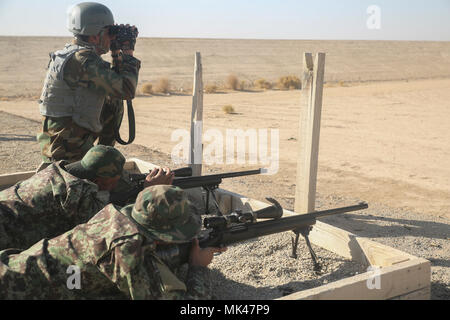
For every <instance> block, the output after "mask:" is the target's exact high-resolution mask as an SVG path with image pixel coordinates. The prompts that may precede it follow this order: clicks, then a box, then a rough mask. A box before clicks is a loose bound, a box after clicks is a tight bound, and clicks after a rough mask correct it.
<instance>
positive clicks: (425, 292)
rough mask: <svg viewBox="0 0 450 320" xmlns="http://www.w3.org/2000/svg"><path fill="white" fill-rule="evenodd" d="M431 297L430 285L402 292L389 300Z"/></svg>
mask: <svg viewBox="0 0 450 320" xmlns="http://www.w3.org/2000/svg"><path fill="white" fill-rule="evenodd" d="M430 298H431V286H428V287H425V288H423V289H419V290H416V291H413V292H410V293H407V294H402V295H400V296H398V297H395V298H392V299H390V300H430Z"/></svg>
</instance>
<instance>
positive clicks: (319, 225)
mask: <svg viewBox="0 0 450 320" xmlns="http://www.w3.org/2000/svg"><path fill="white" fill-rule="evenodd" d="M219 194H221V195H223V194H227V195H229V196H231V197H232V201H231V210H236V209H242V210H248V211H249V210H259V209H263V208H266V207H268V206H270V204H269V203H265V202H262V201H258V200H255V199H251V198H247V197H245V196H242V195H239V194H237V193H233V192H230V191H226V190H223V189H219ZM222 197H223V196H222ZM293 215H296V213H294V212H292V211H289V210H283V216H293ZM309 238H310V240H311V242H312V243H313V244H315V245H318V246H320V247H322V248H324V249H327V250H329V251H332V252H334V253H336V254H338V255H340V256H342V257H345V258H347V259H351V260H354V261H356V262H358V263H361V264H363V265H367V266H369V265H372V266H379V267H384V266H390V265H393V264H398V263H401V262H405V261H408V260H412V259H416V257H415V256H413V255H410V254H408V253H405V252H403V251H400V250H397V249H394V248H391V247H389V246H385V245H383V244H380V243H378V242H375V241H371V240H369V239H366V238H361V237H358V236H356V235H354V234H352V233H350V232H347V231H345V230H342V229H339V228H336V227H333V226H331V225H328V224H326V223H323V222H320V221H317V222H316V224H315V225H314V227H313V230H312V231H311V232H310V235H309Z"/></svg>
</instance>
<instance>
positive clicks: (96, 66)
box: [37, 40, 141, 163]
mask: <svg viewBox="0 0 450 320" xmlns="http://www.w3.org/2000/svg"><path fill="white" fill-rule="evenodd" d="M74 43H75V44H76V43H77V42H76V40H74ZM140 67H141V62H140V61H139V60H138V59H136V58H135V57H133V56H130V55H120V56H119V57H118V58H116V59H113V61H112V65H111V64H110V63H108V62H106V61H105V60H103V59H102V58H101V57H100V56H99V55H98V54H96V53H95V51H94V50H93V49H85V50H80V51H79V52H77V53H75V54H74V55H73V56H72V57H71V58H70V59H69V60H68V61H67V63H66V65H65V67H64V80H65V81H66V83H67V85H68V86H69V87H71V88H77V87H87V88H90V89H93V90H96V91H98V92H99V93H100V94H104V95H105V96H106V100H105V103H104V104H103V107H102V111H101V115H100V122H101V124H102V126H103V129H102V130H101V132H98V133H94V132H92V131H90V130H88V129H86V128H83V127H80V126H79V125H77V124H76V123H75V122H73V120H72V118H71V117H62V118H53V117H43V121H42V131H41V132H39V133H38V134H37V140H38V142H39V145H40V149H41V154H42V157H43V161H44V162H46V163H50V162H54V161H58V160H68V161H70V162H73V161H78V160H80V159H81V158H82V157H83V155H84V154H85V153H86V152H87V151H88V150H89V149H90V148H91V147H92V146H93V143H94V141H95V140H96V139H97V138H99V144H104V145H111V146H114V144H115V136H116V131H117V127H118V126H119V124H120V122H121V120H122V117H123V112H124V110H123V108H124V106H123V100H128V99H133V98H134V96H135V93H136V88H137V84H138V76H139V70H140Z"/></svg>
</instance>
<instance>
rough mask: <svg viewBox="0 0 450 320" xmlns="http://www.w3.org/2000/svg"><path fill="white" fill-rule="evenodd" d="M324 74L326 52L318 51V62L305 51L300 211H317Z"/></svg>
mask: <svg viewBox="0 0 450 320" xmlns="http://www.w3.org/2000/svg"><path fill="white" fill-rule="evenodd" d="M324 74H325V53H318V54H317V55H316V59H315V62H314V63H313V58H312V54H311V53H305V54H304V57H303V80H302V98H301V99H302V100H301V115H300V126H299V143H300V148H299V156H298V160H297V185H296V190H295V212H297V213H307V212H312V211H314V210H315V201H316V180H317V164H318V157H319V137H320V120H321V114H322V96H323V80H324Z"/></svg>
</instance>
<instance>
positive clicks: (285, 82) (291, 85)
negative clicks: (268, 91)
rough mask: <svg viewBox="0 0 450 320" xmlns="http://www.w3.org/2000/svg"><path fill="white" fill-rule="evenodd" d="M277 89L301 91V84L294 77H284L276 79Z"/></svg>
mask: <svg viewBox="0 0 450 320" xmlns="http://www.w3.org/2000/svg"><path fill="white" fill-rule="evenodd" d="M278 88H279V89H281V90H295V89H301V88H302V82H301V81H300V79H299V78H297V77H296V76H284V77H281V78H280V79H278Z"/></svg>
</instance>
